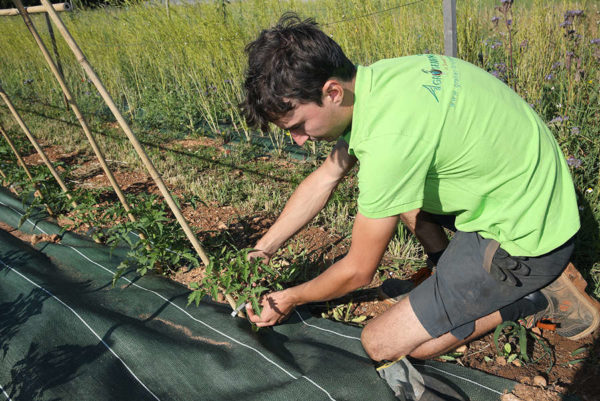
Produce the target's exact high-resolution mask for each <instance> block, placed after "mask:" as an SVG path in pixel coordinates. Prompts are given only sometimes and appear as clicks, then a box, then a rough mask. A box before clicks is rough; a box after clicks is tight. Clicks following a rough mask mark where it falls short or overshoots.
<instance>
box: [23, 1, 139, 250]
mask: <svg viewBox="0 0 600 401" xmlns="http://www.w3.org/2000/svg"><path fill="white" fill-rule="evenodd" d="M13 3H15V5H16V6H17V8H18V10H19V11H20V12H21V16H22V17H23V20H24V21H25V25H27V28H28V29H29V32H31V35H32V36H33V38H34V39H35V41H36V42H37V44H38V46H39V48H40V50H41V51H42V54H43V55H44V58H45V59H46V62H47V63H48V66H49V67H50V70H51V71H52V73H53V74H54V76H55V77H56V80H57V81H58V83H59V85H60V87H61V89H62V91H63V95H64V96H65V98H66V100H67V104H69V105H70V106H71V109H72V110H73V112H74V113H75V116H77V120H78V121H79V124H81V127H82V128H83V132H84V133H85V136H86V137H87V140H88V141H89V143H90V145H91V146H92V149H93V150H94V153H95V154H96V157H97V158H98V161H99V162H100V165H101V166H102V169H103V170H104V173H105V174H106V177H107V178H108V181H110V185H111V186H112V187H113V189H114V190H115V193H116V194H117V197H118V198H119V201H120V202H121V204H122V205H123V208H124V209H125V211H126V212H127V217H128V218H129V220H130V221H131V222H135V221H136V219H135V217H134V216H133V214H132V213H131V208H130V207H129V204H128V203H127V200H126V199H125V195H123V192H122V191H121V188H120V187H119V184H118V183H117V180H116V179H115V177H114V176H113V174H112V171H111V170H110V168H109V167H108V164H107V163H106V159H105V157H104V154H103V153H102V150H101V149H100V147H99V146H98V143H97V142H96V139H95V138H94V136H93V135H92V131H91V130H90V128H89V126H88V124H87V121H86V120H85V118H84V117H83V114H82V113H81V111H80V110H79V106H77V103H76V102H75V99H74V98H73V94H72V93H71V91H70V90H69V87H68V86H67V84H66V83H65V80H64V77H63V75H62V73H61V71H60V69H59V68H58V66H57V65H56V64H55V63H54V60H52V57H50V53H49V52H48V49H47V48H46V45H44V42H43V41H42V39H41V38H40V35H39V34H38V32H37V30H36V29H35V26H34V25H33V22H32V21H31V18H30V17H29V14H28V13H27V10H26V9H25V7H23V3H21V0H13ZM46 15H47V14H46ZM140 237H141V238H142V239H145V238H144V236H143V234H142V235H140Z"/></svg>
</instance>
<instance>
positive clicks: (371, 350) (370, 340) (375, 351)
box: [360, 324, 388, 362]
mask: <svg viewBox="0 0 600 401" xmlns="http://www.w3.org/2000/svg"><path fill="white" fill-rule="evenodd" d="M373 327H374V326H373V325H372V324H367V325H366V326H365V328H364V329H363V331H362V333H361V335H360V341H361V343H362V346H363V348H364V349H365V352H366V353H367V355H369V357H370V358H371V359H372V360H374V361H377V362H379V361H383V360H386V359H388V358H387V357H386V356H385V355H384V353H383V352H382V351H383V350H382V347H381V345H380V341H381V340H380V338H379V336H380V333H378V332H377V330H376V329H374V328H373Z"/></svg>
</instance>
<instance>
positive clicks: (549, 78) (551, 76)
mask: <svg viewBox="0 0 600 401" xmlns="http://www.w3.org/2000/svg"><path fill="white" fill-rule="evenodd" d="M552 78H554V74H552V73H550V74H548V75H546V81H552Z"/></svg>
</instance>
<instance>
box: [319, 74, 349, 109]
mask: <svg viewBox="0 0 600 401" xmlns="http://www.w3.org/2000/svg"><path fill="white" fill-rule="evenodd" d="M326 99H327V100H328V101H329V102H331V103H335V104H341V103H342V100H344V87H343V86H342V84H341V83H340V81H338V80H337V79H329V80H327V82H325V84H324V85H323V101H325V100H326Z"/></svg>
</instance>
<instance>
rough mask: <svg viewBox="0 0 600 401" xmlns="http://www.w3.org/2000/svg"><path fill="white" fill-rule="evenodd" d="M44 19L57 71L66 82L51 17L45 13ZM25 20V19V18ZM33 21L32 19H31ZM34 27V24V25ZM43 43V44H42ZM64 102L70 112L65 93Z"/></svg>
mask: <svg viewBox="0 0 600 401" xmlns="http://www.w3.org/2000/svg"><path fill="white" fill-rule="evenodd" d="M21 15H23V16H25V15H27V18H28V19H30V18H29V14H28V13H27V11H26V10H24V11H22V12H21ZM44 17H45V19H46V26H47V27H48V34H49V35H50V42H52V51H53V52H54V57H55V58H56V69H57V70H58V73H59V74H60V77H61V78H62V79H63V80H64V79H65V74H64V73H63V68H62V63H61V62H60V55H59V54H58V46H56V38H55V37H54V30H53V29H52V23H51V22H50V17H48V13H44ZM23 18H25V17H23ZM30 20H31V19H30ZM32 26H33V23H32ZM42 43H43V42H42ZM63 101H64V102H65V108H66V109H67V111H68V110H69V100H68V99H67V95H65V93H64V92H63Z"/></svg>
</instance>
